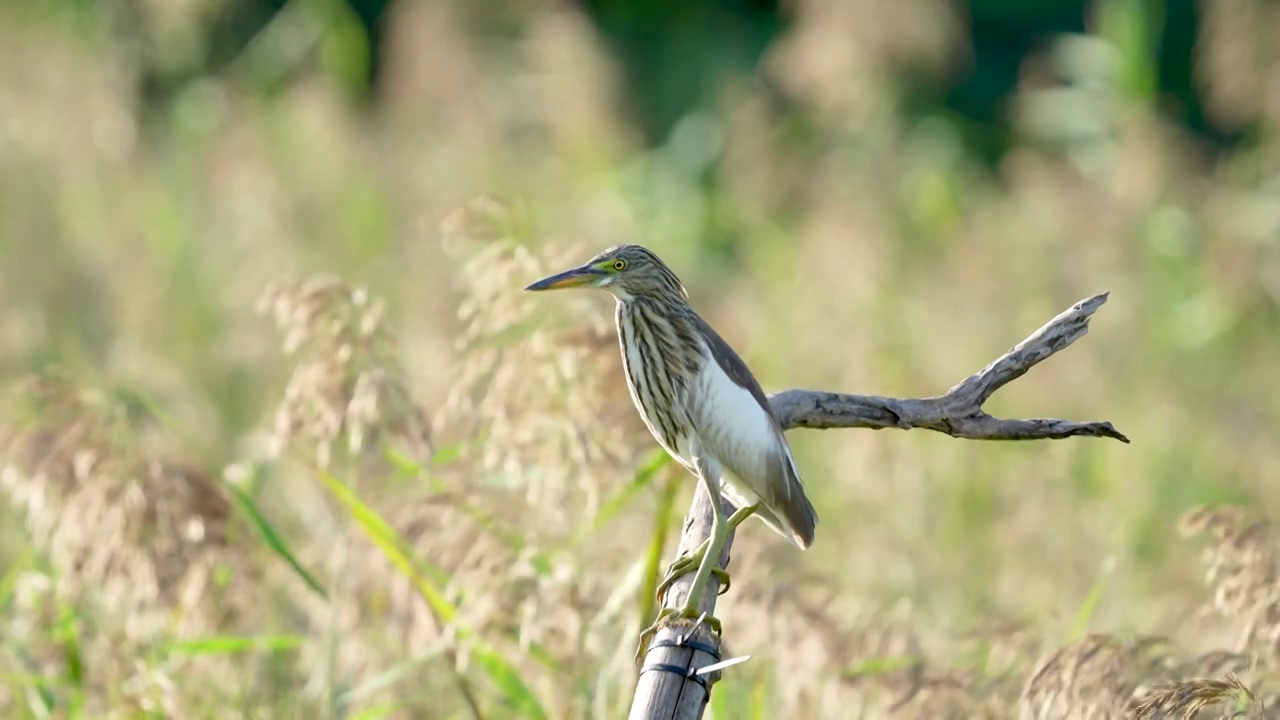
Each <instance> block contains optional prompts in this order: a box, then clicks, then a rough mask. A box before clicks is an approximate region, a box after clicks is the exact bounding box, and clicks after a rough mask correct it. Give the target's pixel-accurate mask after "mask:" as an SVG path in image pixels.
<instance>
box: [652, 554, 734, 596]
mask: <svg viewBox="0 0 1280 720" xmlns="http://www.w3.org/2000/svg"><path fill="white" fill-rule="evenodd" d="M677 562H679V561H677ZM674 566H675V563H673V564H672V569H669V570H667V574H666V577H664V578H663V579H662V582H661V583H659V584H658V589H657V591H656V592H655V593H654V595H655V596H656V597H657V600H658V604H659V605H661V604H663V603H664V602H666V597H667V593H668V592H669V591H670V590H671V586H672V585H674V584H675V582H676V580H679V579H680V578H681V577H683V576H684V575H686V574H688V573H690V572H693V570H692V569H681V570H677V569H675V568H674ZM711 574H712V575H715V576H716V577H717V578H719V579H720V590H719V591H717V592H716V595H723V594H725V593H727V592H729V572H728V571H727V570H722V569H720V568H711Z"/></svg>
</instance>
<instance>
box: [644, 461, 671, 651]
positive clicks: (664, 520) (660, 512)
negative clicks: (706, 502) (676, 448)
mask: <svg viewBox="0 0 1280 720" xmlns="http://www.w3.org/2000/svg"><path fill="white" fill-rule="evenodd" d="M679 485H680V484H679V483H678V482H676V481H675V479H674V478H673V479H670V480H668V481H667V483H666V484H665V485H663V487H662V495H660V496H659V498H658V508H657V511H656V512H655V513H654V516H653V536H652V538H651V539H650V540H649V546H648V548H646V551H645V571H644V579H643V580H642V581H641V583H640V624H641V626H642V627H643V626H644V625H645V624H646V623H648V618H650V617H652V616H653V614H654V613H655V612H656V611H657V608H656V607H655V605H656V604H657V601H656V600H655V597H654V596H655V594H656V593H657V590H658V572H659V569H660V566H661V564H662V547H663V545H664V544H665V543H666V539H667V531H668V530H669V529H670V528H671V518H672V516H673V514H674V512H675V506H676V491H677V490H678V489H679Z"/></svg>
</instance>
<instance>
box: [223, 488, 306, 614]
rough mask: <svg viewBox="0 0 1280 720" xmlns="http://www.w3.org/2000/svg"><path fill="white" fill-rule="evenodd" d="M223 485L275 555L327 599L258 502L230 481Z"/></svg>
mask: <svg viewBox="0 0 1280 720" xmlns="http://www.w3.org/2000/svg"><path fill="white" fill-rule="evenodd" d="M224 487H226V488H227V489H228V490H229V491H230V492H231V496H232V497H234V498H235V501H236V505H237V506H238V507H239V508H240V509H241V510H242V511H244V514H245V515H246V516H248V518H249V521H250V522H251V523H253V526H254V527H255V528H257V530H258V533H259V534H260V535H262V539H263V540H264V541H266V543H267V546H268V547H270V548H271V549H272V551H274V552H275V554H276V555H279V556H280V557H281V559H283V560H284V561H285V562H286V563H288V564H289V567H291V568H293V571H294V572H295V573H297V574H298V577H300V578H302V581H303V582H305V583H306V584H307V587H309V588H311V589H312V590H314V591H315V593H316V594H317V595H319V596H320V597H322V598H324V599H325V600H328V599H329V595H328V593H326V592H325V591H324V588H322V587H321V586H320V583H319V582H318V581H317V580H316V579H315V577H313V576H312V575H311V573H309V572H307V569H306V568H304V567H302V563H300V562H298V558H297V556H295V555H294V554H293V551H292V550H290V549H289V545H288V544H287V543H285V541H284V538H283V537H282V536H281V535H280V533H278V532H276V530H275V528H274V527H272V526H271V523H270V522H268V521H267V518H266V516H265V515H263V514H262V511H261V510H259V509H258V504H257V503H255V502H254V501H253V498H251V497H249V494H248V493H247V492H245V491H244V490H243V489H241V488H239V487H236V486H235V485H231V484H230V483H226V484H224Z"/></svg>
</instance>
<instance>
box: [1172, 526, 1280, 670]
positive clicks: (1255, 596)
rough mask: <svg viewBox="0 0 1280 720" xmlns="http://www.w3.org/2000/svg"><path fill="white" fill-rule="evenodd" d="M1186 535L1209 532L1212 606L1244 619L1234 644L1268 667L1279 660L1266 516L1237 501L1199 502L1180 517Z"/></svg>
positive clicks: (1279, 606)
mask: <svg viewBox="0 0 1280 720" xmlns="http://www.w3.org/2000/svg"><path fill="white" fill-rule="evenodd" d="M1181 531H1182V534H1183V535H1184V536H1186V537H1194V536H1203V535H1207V536H1208V538H1209V540H1210V543H1209V545H1208V546H1207V547H1206V548H1205V550H1204V554H1203V558H1204V563H1205V565H1206V568H1207V572H1206V575H1205V581H1206V582H1207V583H1208V584H1209V585H1210V586H1211V587H1212V588H1213V590H1214V595H1213V602H1212V609H1213V610H1216V611H1217V612H1218V613H1219V614H1220V615H1222V616H1223V617H1226V618H1229V619H1232V620H1235V621H1237V622H1239V623H1241V624H1242V626H1243V627H1242V629H1241V634H1240V639H1239V641H1238V644H1237V647H1236V649H1237V650H1238V651H1239V652H1249V653H1252V654H1254V655H1256V656H1257V658H1258V661H1259V662H1260V663H1263V664H1264V665H1265V666H1266V667H1269V668H1275V667H1276V663H1277V660H1280V584H1277V579H1278V578H1277V564H1276V560H1277V558H1276V553H1275V537H1274V536H1273V534H1272V528H1271V523H1270V522H1269V521H1268V520H1265V519H1262V518H1258V517H1255V516H1253V515H1251V514H1250V513H1249V511H1247V510H1245V509H1244V508H1239V507H1217V508H1209V507H1200V508H1196V509H1194V510H1192V511H1190V512H1188V513H1186V514H1185V515H1183V517H1182V521H1181Z"/></svg>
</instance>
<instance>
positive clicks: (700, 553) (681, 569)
mask: <svg viewBox="0 0 1280 720" xmlns="http://www.w3.org/2000/svg"><path fill="white" fill-rule="evenodd" d="M758 507H760V504H759V503H756V504H755V505H748V506H746V507H740V508H738V509H737V510H734V511H733V514H732V515H730V516H729V519H728V520H727V521H725V524H726V525H727V526H728V529H727V530H726V531H725V536H726V537H728V534H729V533H730V532H733V531H734V530H737V529H738V526H739V525H741V524H742V522H743V521H744V520H746V519H747V518H749V517H751V516H752V515H754V514H755V512H756V508H758ZM710 546H711V538H707V539H706V540H703V541H702V544H700V545H698V547H696V548H694V549H693V550H691V551H689V552H688V553H686V554H684V555H681V556H680V557H678V558H676V560H675V562H673V563H671V564H670V565H669V566H667V573H666V575H665V576H663V579H662V583H661V584H659V585H658V591H657V595H658V603H659V604H662V602H663V598H664V597H665V596H666V594H667V591H668V590H670V589H671V585H672V584H673V583H675V581H676V580H678V579H679V578H680V577H681V576H682V575H684V574H685V573H688V572H690V571H692V570H694V569H695V568H697V567H698V566H699V565H700V564H701V563H702V560H703V558H705V557H706V556H707V549H708V548H709V547H710ZM719 555H720V553H718V552H717V553H716V554H714V555H712V556H711V557H712V565H711V574H712V575H715V576H716V577H718V578H720V593H719V594H721V595H723V594H725V593H726V592H728V591H729V573H728V572H726V571H724V570H722V569H720V568H718V567H716V566H715V564H714V563H715V559H717V558H718V557H719Z"/></svg>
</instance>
